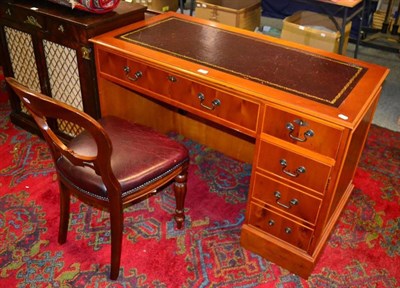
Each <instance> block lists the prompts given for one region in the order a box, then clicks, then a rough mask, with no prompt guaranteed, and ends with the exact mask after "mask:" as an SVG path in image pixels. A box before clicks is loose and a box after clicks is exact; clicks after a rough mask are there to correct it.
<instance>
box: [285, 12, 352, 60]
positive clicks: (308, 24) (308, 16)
mask: <svg viewBox="0 0 400 288" xmlns="http://www.w3.org/2000/svg"><path fill="white" fill-rule="evenodd" d="M335 20H336V21H337V23H338V24H339V27H341V26H342V19H340V18H335ZM350 30H351V22H349V23H347V24H346V27H345V35H344V42H343V50H342V52H343V54H345V53H346V49H347V44H348V42H349V35H350ZM340 37H341V35H340V31H338V29H337V28H336V25H335V23H334V22H333V21H332V19H330V18H329V16H328V15H324V14H318V13H314V12H310V11H298V12H296V13H294V14H293V15H291V16H288V17H286V18H285V19H284V20H283V28H282V34H281V38H282V39H285V40H290V41H293V42H296V43H300V44H305V45H308V46H311V47H315V48H319V49H322V50H326V51H330V52H335V53H338V52H339V42H340Z"/></svg>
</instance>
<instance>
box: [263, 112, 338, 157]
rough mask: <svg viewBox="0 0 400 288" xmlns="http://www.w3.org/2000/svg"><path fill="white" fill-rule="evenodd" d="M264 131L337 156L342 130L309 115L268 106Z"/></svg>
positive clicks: (327, 154)
mask: <svg viewBox="0 0 400 288" xmlns="http://www.w3.org/2000/svg"><path fill="white" fill-rule="evenodd" d="M262 129H263V132H264V133H267V134H269V135H272V136H274V137H277V138H280V139H282V140H284V141H288V142H291V143H294V144H296V145H298V146H301V147H304V148H307V149H309V150H312V151H315V152H317V153H320V154H323V155H325V156H328V157H332V158H334V159H335V158H336V155H337V152H338V148H339V144H340V140H341V137H342V130H341V129H339V128H335V127H332V126H328V125H326V124H322V123H319V122H316V121H313V120H310V119H308V118H307V117H304V116H301V115H298V114H294V113H293V114H292V113H290V112H286V111H282V110H279V109H276V108H272V107H267V109H266V112H265V117H264V123H263V128H262Z"/></svg>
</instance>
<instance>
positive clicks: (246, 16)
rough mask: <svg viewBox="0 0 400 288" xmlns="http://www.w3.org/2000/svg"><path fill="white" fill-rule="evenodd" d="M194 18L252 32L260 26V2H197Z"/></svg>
mask: <svg viewBox="0 0 400 288" xmlns="http://www.w3.org/2000/svg"><path fill="white" fill-rule="evenodd" d="M195 16H196V17H198V18H202V19H207V20H211V21H215V22H219V23H222V24H226V25H230V26H235V27H239V28H243V29H247V30H251V31H254V30H255V28H256V27H259V26H260V20H261V1H260V0H197V1H196V11H195Z"/></svg>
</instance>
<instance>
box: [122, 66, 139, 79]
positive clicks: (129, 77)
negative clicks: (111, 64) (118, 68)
mask: <svg viewBox="0 0 400 288" xmlns="http://www.w3.org/2000/svg"><path fill="white" fill-rule="evenodd" d="M124 71H125V76H126V78H128V79H129V80H131V81H132V82H135V81H137V80H139V78H140V77H142V76H143V73H142V71H140V70H139V71H137V72H135V74H133V77H131V76H129V73H130V72H131V68H129V66H125V67H124Z"/></svg>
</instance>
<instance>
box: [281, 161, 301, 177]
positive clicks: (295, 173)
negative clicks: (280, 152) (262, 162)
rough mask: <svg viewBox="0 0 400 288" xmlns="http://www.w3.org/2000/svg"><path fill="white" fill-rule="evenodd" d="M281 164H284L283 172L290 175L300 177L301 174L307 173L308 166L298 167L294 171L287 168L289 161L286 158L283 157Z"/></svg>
mask: <svg viewBox="0 0 400 288" xmlns="http://www.w3.org/2000/svg"><path fill="white" fill-rule="evenodd" d="M280 164H281V165H282V171H283V173H285V174H286V175H288V176H290V177H299V175H300V174H303V173H306V168H305V167H304V166H300V167H298V168H297V169H296V171H295V172H294V173H293V172H290V171H287V170H286V167H287V161H286V160H285V159H281V161H280Z"/></svg>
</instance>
